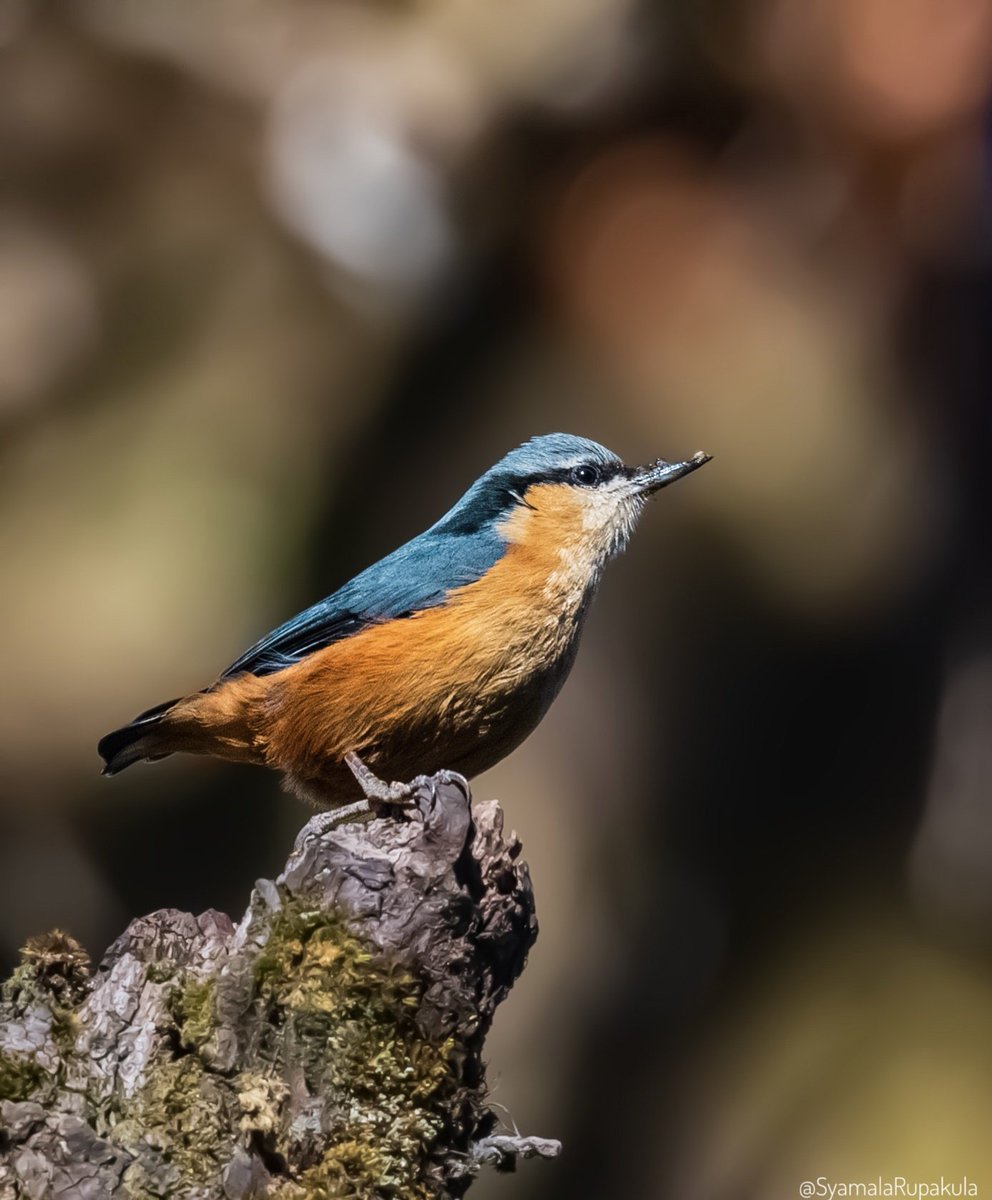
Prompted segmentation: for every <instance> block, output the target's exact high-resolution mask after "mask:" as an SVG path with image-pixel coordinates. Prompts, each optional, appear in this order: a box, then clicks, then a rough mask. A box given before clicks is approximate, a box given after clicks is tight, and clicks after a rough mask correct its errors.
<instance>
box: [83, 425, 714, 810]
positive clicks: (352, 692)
mask: <svg viewBox="0 0 992 1200" xmlns="http://www.w3.org/2000/svg"><path fill="white" fill-rule="evenodd" d="M708 461H710V455H708V454H705V453H703V452H702V451H700V452H698V453H696V454H694V455H693V456H692V457H691V458H688V459H686V460H683V461H674V462H667V461H665V460H663V459H657V460H655V461H654V462H651V463H649V464H647V465H646V466H640V467H630V466H626V465H625V464H624V463H623V461H622V460H621V459H620V458H619V457H618V456H617V455H616V454H614V453H613V452H612V451H610V450H607V449H606V447H604V446H601V445H599V444H598V443H597V442H594V441H591V440H589V439H587V438H584V437H578V436H576V435H573V434H564V433H553V434H546V435H543V436H539V437H534V438H531V439H530V440H529V441H527V442H525V443H524V444H523V445H521V446H518V447H517V448H516V449H514V450H511V451H510V452H509V453H508V454H507V455H505V456H504V457H503V458H502V459H500V461H499V462H497V463H496V464H495V466H493V467H491V468H490V469H489V470H487V471H486V472H485V473H484V474H483V475H481V476H480V478H478V479H477V480H476V481H475V482H474V483H473V484H472V485H471V487H469V489H468V491H466V492H465V494H464V495H463V496H462V497H461V499H460V500H459V501H458V502H457V503H456V504H455V505H454V507H453V508H451V509H450V510H449V511H448V512H447V513H445V515H444V516H442V517H441V519H440V520H439V521H437V522H436V523H435V524H434V525H432V526H431V527H430V528H429V529H427V530H426V531H425V532H424V533H421V534H420V535H419V536H417V537H415V538H413V539H412V541H409V542H406V543H405V544H404V545H402V546H400V547H399V548H398V549H397V550H394V551H393V552H392V553H391V554H387V555H386V557H385V558H382V559H380V561H378V562H377V563H375V564H374V565H372V566H370V567H368V568H367V569H366V570H364V571H362V572H361V573H360V574H358V575H356V576H355V577H354V578H353V579H352V580H351V581H350V582H348V583H346V584H344V586H343V587H341V588H339V589H338V590H337V591H336V592H334V593H333V594H332V595H330V596H328V597H327V598H326V599H324V600H321V601H320V602H319V603H317V604H314V605H313V606H311V607H310V608H307V609H305V610H304V611H303V612H301V613H299V614H298V615H296V616H295V617H292V618H291V619H290V620H288V621H286V622H285V623H284V624H282V625H280V626H279V627H278V628H276V629H274V630H273V631H272V632H271V633H268V634H266V635H265V636H264V637H263V638H261V640H260V641H258V642H256V643H255V644H254V645H253V646H252V647H251V648H250V649H248V650H246V651H245V652H244V653H243V654H242V655H241V656H240V657H239V658H237V659H236V660H235V661H234V662H233V663H232V664H231V665H230V666H229V667H228V668H227V669H226V670H225V671H223V672H222V673H221V675H220V676H219V677H218V678H217V679H216V680H215V682H213V683H212V684H210V686H209V687H206V688H204V689H203V690H201V691H197V692H193V693H191V694H189V695H187V696H183V697H180V698H179V699H176V700H169V701H167V702H166V703H164V704H158V705H156V706H155V707H154V708H150V709H148V710H147V711H146V712H143V713H141V714H139V715H138V716H137V717H135V718H134V720H133V721H131V722H130V723H129V724H127V725H125V726H123V727H122V728H120V729H116V730H114V731H113V732H112V733H108V734H107V735H106V736H105V737H104V738H102V739H101V740H100V742H99V744H98V747H97V749H98V752H99V754H100V756H101V757H102V759H103V761H104V766H103V774H105V775H116V774H118V773H119V772H120V771H123V770H125V768H127V767H130V766H131V765H132V764H134V763H136V762H139V761H142V760H149V761H155V760H157V759H161V758H165V757H167V756H168V755H170V754H174V753H187V754H205V755H213V756H215V757H217V758H221V759H228V760H233V761H236V762H248V763H255V764H258V765H262V766H266V767H270V768H274V769H276V770H277V771H279V772H281V773H282V776H283V781H284V783H285V785H286V787H287V790H289V791H290V792H292V793H295V794H296V795H297V796H299V797H300V798H301V799H302V800H304V801H306V802H308V803H310V804H311V805H313V806H314V807H315V808H317V809H319V810H324V811H331V812H333V811H339V812H341V813H344V812H347V813H348V814H349V815H351V814H352V813H354V814H356V815H357V814H358V813H361V812H368V811H370V810H376V809H377V806H379V807H381V806H387V805H390V804H400V803H402V802H403V800H404V798H406V797H409V795H410V790H411V787H412V786H413V785H412V784H411V783H409V782H404V781H409V780H410V779H411V778H412V777H415V778H414V783H416V781H417V780H418V779H423V778H425V776H426V775H427V774H430V773H433V774H434V775H435V776H436V775H437V774H438V773H440V772H444V773H445V777H447V778H457V779H460V780H461V779H464V780H467V779H470V778H472V777H473V776H475V775H478V774H479V773H480V772H482V771H484V770H486V769H488V768H489V767H491V766H494V765H495V764H496V763H497V762H499V761H500V760H501V759H503V758H504V757H506V756H507V755H508V754H509V753H511V752H512V751H513V750H515V749H516V748H517V747H518V746H519V745H520V743H521V742H522V741H523V740H524V739H525V738H526V737H527V736H528V735H529V734H530V733H531V732H532V731H533V730H534V729H535V728H536V726H537V725H538V723H539V722H540V721H541V719H542V718H543V716H544V715H545V713H546V712H547V711H548V708H549V707H550V705H551V703H552V701H553V700H554V699H555V697H556V696H557V695H558V693H559V691H560V690H561V687H562V685H563V684H564V682H565V679H566V677H567V676H568V673H569V671H570V670H571V668H572V664H573V663H574V661H575V656H576V651H577V649H578V644H579V638H580V635H581V632H582V627H583V623H584V620H585V617H586V613H587V611H588V609H589V605H590V602H591V600H592V598H593V596H594V594H595V592H596V589H597V586H598V584H599V581H600V578H601V576H602V573H603V569H604V567H605V565H606V563H607V562H608V561H609V560H610V559H611V558H613V557H614V556H615V555H617V554H618V553H619V552H620V551H622V550H623V549H624V548H625V547H626V545H627V543H628V541H629V539H630V536H631V534H632V532H633V530H634V527H635V525H636V523H637V520H638V518H639V516H640V514H641V511H642V509H643V508H644V506H645V503H646V501H647V500H648V498H649V497H650V496H652V495H654V494H655V493H656V492H658V491H659V490H660V489H662V488H664V487H666V486H667V485H668V484H670V483H672V482H674V481H675V480H676V479H681V478H682V477H683V476H685V475H688V474H689V473H690V472H692V471H695V470H696V469H697V468H698V467H700V466H702V465H703V464H704V463H706V462H708ZM359 789H360V790H361V792H362V793H363V795H362V797H361V798H359V797H358V791H359Z"/></svg>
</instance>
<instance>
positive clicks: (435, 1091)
mask: <svg viewBox="0 0 992 1200" xmlns="http://www.w3.org/2000/svg"><path fill="white" fill-rule="evenodd" d="M256 984H257V992H258V997H259V999H260V1000H261V1002H262V1003H263V1004H264V1005H266V1006H267V1007H268V1010H269V1011H268V1014H267V1015H268V1019H269V1022H270V1024H271V1025H272V1026H273V1027H274V1028H275V1029H279V1028H280V1027H283V1026H288V1027H289V1030H290V1033H291V1035H292V1036H291V1038H290V1041H291V1043H292V1044H293V1045H294V1046H295V1047H296V1053H297V1056H298V1058H299V1059H300V1060H301V1062H302V1066H303V1070H304V1075H305V1077H306V1079H307V1083H308V1085H309V1087H310V1089H311V1091H313V1092H319V1093H323V1094H325V1095H327V1096H328V1104H329V1106H331V1108H332V1109H333V1110H334V1112H335V1114H336V1115H337V1117H338V1120H337V1124H338V1127H339V1129H340V1131H341V1132H340V1137H339V1140H338V1141H337V1143H336V1144H335V1145H334V1146H332V1147H331V1148H330V1149H329V1150H328V1151H327V1153H326V1154H325V1155H324V1156H323V1158H322V1159H321V1161H320V1162H319V1163H318V1164H316V1165H314V1166H311V1167H310V1168H309V1169H308V1170H307V1171H306V1172H305V1173H304V1174H303V1175H302V1177H301V1178H300V1180H299V1182H300V1184H301V1185H302V1186H304V1187H305V1188H306V1189H307V1190H306V1195H307V1196H313V1197H314V1198H315V1200H321V1198H322V1197H327V1198H328V1200H331V1198H335V1200H336V1198H337V1197H339V1196H341V1197H344V1196H349V1197H366V1196H368V1197H373V1196H374V1197H381V1196H390V1195H395V1196H402V1197H404V1200H419V1198H420V1197H428V1196H429V1195H431V1194H432V1192H431V1190H430V1189H428V1187H427V1184H426V1181H425V1180H423V1179H422V1178H421V1172H422V1164H423V1162H424V1159H425V1157H426V1156H427V1155H428V1154H429V1150H430V1147H431V1145H432V1144H433V1143H434V1141H435V1140H436V1138H437V1136H438V1134H439V1133H440V1132H441V1130H442V1129H443V1127H444V1123H445V1119H446V1111H447V1103H446V1101H447V1100H448V1098H449V1097H450V1096H451V1093H452V1090H453V1088H454V1086H455V1080H454V1075H453V1071H452V1067H451V1056H452V1048H453V1043H452V1042H451V1041H450V1040H448V1041H445V1042H443V1043H441V1044H440V1045H434V1044H432V1043H431V1042H429V1041H428V1040H427V1039H425V1038H424V1037H423V1035H422V1034H421V1033H420V1032H419V1030H418V1029H417V1027H416V1023H415V1020H414V1018H415V1015H416V1013H417V1011H418V1009H419V1007H420V1004H421V1000H422V997H423V986H422V984H421V983H420V982H419V981H418V980H417V979H415V978H414V977H413V976H412V975H411V974H410V973H409V972H408V971H406V970H404V969H401V968H396V967H393V966H391V965H389V964H387V963H383V962H382V961H380V960H377V959H375V958H374V957H373V956H372V955H371V954H370V953H369V951H368V950H367V949H366V948H365V946H363V945H362V943H361V942H359V941H358V940H357V939H356V938H355V937H354V936H353V935H352V934H351V933H350V932H349V931H348V930H347V929H346V927H345V926H344V925H343V923H342V922H341V921H339V920H337V919H334V918H329V917H328V915H327V914H326V913H323V912H320V911H313V910H307V909H305V908H302V907H299V906H297V907H294V906H292V905H289V906H287V907H286V908H284V909H283V910H282V912H280V914H279V915H278V916H277V917H276V919H275V921H274V923H273V927H272V930H271V934H270V937H269V940H268V943H267V944H266V946H265V948H264V949H263V950H262V952H261V954H260V955H259V958H258V960H257V965H256ZM282 1041H283V1042H284V1041H285V1039H282Z"/></svg>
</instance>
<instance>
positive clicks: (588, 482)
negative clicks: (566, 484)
mask: <svg viewBox="0 0 992 1200" xmlns="http://www.w3.org/2000/svg"><path fill="white" fill-rule="evenodd" d="M572 480H573V482H575V483H578V484H580V485H581V486H582V487H593V486H594V485H595V484H597V483H599V468H598V467H594V466H592V464H591V463H582V464H581V466H578V467H574V468H573V469H572Z"/></svg>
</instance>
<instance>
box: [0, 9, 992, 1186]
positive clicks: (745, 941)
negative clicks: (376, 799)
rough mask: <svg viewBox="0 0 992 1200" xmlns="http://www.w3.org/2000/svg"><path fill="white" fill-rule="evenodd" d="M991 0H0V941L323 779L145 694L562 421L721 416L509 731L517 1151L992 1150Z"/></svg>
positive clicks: (101, 908)
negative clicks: (569, 667)
mask: <svg viewBox="0 0 992 1200" xmlns="http://www.w3.org/2000/svg"><path fill="white" fill-rule="evenodd" d="M990 82H992V0H544V2H543V3H542V4H540V5H527V4H521V3H518V2H515V0H508V2H504V3H499V4H493V3H481V2H480V0H378V2H376V0H363V2H361V3H358V2H356V3H347V2H344V0H280V2H279V3H273V2H272V0H203V2H197V3H193V2H192V0H187V2H182V0H180V2H177V0H85V2H83V3H69V2H64V3H55V2H51V0H3V3H2V4H0V564H2V567H0V571H2V576H0V578H2V588H0V597H2V607H0V611H2V621H0V663H2V667H3V674H2V681H3V682H2V688H0V714H2V719H0V781H2V782H0V791H2V795H0V905H2V920H0V951H2V955H3V958H4V962H5V964H9V963H10V962H12V961H13V960H14V958H15V955H16V949H17V947H18V946H19V945H20V943H21V942H22V941H23V940H24V938H25V937H26V936H27V935H28V934H30V933H32V932H36V931H38V930H40V929H43V928H46V927H50V926H52V925H60V926H63V927H66V928H69V929H70V930H72V931H73V932H74V933H75V934H76V935H77V936H78V937H80V938H81V939H82V940H83V941H84V942H85V943H86V944H87V945H88V946H89V948H90V949H91V951H93V952H94V953H95V954H97V955H98V954H99V953H100V952H101V951H102V949H103V947H104V946H105V945H106V944H107V942H108V941H109V940H110V938H111V937H113V936H114V934H115V933H116V932H118V931H119V929H120V928H121V927H122V926H123V924H124V923H125V922H126V921H127V920H128V919H129V918H130V917H132V916H134V915H137V914H139V913H141V912H143V911H147V910H149V909H151V908H155V907H161V906H176V907H179V908H192V909H194V910H195V909H199V908H204V907H207V906H215V907H218V908H222V909H226V910H227V911H229V912H233V913H235V914H238V913H239V912H240V910H241V908H242V906H243V904H244V901H245V898H246V896H247V891H248V888H249V886H250V884H251V882H252V881H253V880H254V879H255V878H256V877H257V876H259V875H262V874H271V873H272V872H274V871H276V870H278V868H279V866H280V864H281V863H282V861H283V859H284V856H285V854H286V852H287V849H288V847H289V846H290V844H291V841H292V838H293V835H294V833H295V831H296V829H297V827H298V826H299V824H300V823H301V821H302V819H303V817H304V815H305V814H304V813H303V812H302V811H301V809H300V808H299V806H298V805H297V803H296V802H295V801H293V800H292V799H290V798H289V797H287V796H284V795H283V794H281V793H280V791H279V789H278V783H277V781H276V779H275V778H274V777H271V776H269V775H268V774H266V773H264V772H258V771H253V770H251V769H239V768H236V767H233V766H229V765H224V764H218V763H212V762H206V761H196V760H187V761H183V760H181V759H171V760H169V761H168V762H165V763H162V764H159V765H157V766H155V767H154V768H145V767H142V768H138V769H135V770H133V771H130V772H128V773H127V774H126V775H125V776H123V777H121V778H119V779H115V780H114V781H113V782H107V781H106V780H101V779H100V778H99V775H98V763H97V759H96V754H95V742H96V740H97V738H98V736H99V735H100V734H102V733H103V732H105V731H106V730H108V729H110V728H112V727H114V726H116V725H118V724H120V723H121V722H122V721H123V720H125V719H127V718H128V717H129V716H131V715H132V714H133V713H134V712H136V711H138V710H139V709H142V708H144V707H146V706H147V705H149V704H151V703H154V702H155V701H157V700H159V699H162V698H165V697H169V696H173V695H178V694H180V693H182V692H184V691H187V690H190V689H191V688H193V687H195V686H199V685H201V684H203V683H205V682H206V681H208V680H209V679H210V678H211V677H212V676H213V675H214V674H215V673H216V672H217V671H219V670H220V669H221V668H223V667H224V666H225V665H226V664H227V663H228V662H229V661H230V660H232V659H233V658H234V657H235V656H236V655H237V653H238V652H239V651H240V650H241V649H242V648H243V647H244V646H245V645H247V644H248V643H249V642H251V641H253V640H254V639H255V638H256V637H257V636H258V635H259V634H260V633H262V632H264V631H265V630H266V629H267V628H269V627H271V626H272V625H274V624H275V623H277V622H279V621H281V620H282V619H283V618H284V617H286V616H288V615H289V614H291V613H292V612H294V611H296V610H297V609H299V608H300V607H303V606H304V605H306V604H308V603H310V602H312V601H313V600H314V599H316V598H318V597H319V596H321V595H324V594H326V593H327V592H329V591H330V590H332V589H333V588H334V587H335V586H337V585H338V584H340V583H341V582H343V581H344V580H345V579H346V578H348V576H349V575H350V574H351V573H353V572H354V571H355V570H357V569H359V568H361V567H362V566H364V565H366V564H367V563H369V562H370V561H372V560H373V559H375V558H376V557H378V556H379V555H381V554H382V553H384V552H386V551H388V550H390V549H391V548H392V547H393V546H395V545H397V544H398V543H399V542H400V541H401V540H405V539H406V538H407V537H409V536H411V535H413V534H414V533H416V532H418V531H419V530H420V529H421V528H423V527H424V526H426V525H427V524H429V523H430V522H432V521H433V520H434V519H435V518H436V517H437V516H438V515H439V514H440V513H441V512H442V511H443V510H444V509H445V508H446V507H447V506H448V505H449V504H450V503H451V502H452V501H453V500H454V499H455V498H456V497H457V495H459V494H460V492H461V490H462V489H463V488H464V487H465V486H466V485H467V484H468V483H469V482H470V481H471V480H472V479H473V478H474V477H475V476H476V475H477V474H478V473H479V472H480V471H481V470H483V469H484V468H485V467H486V466H488V465H489V464H490V463H491V462H492V461H494V460H495V459H496V458H497V457H498V456H500V455H501V454H502V453H503V452H504V451H505V450H506V449H508V448H509V447H511V446H512V445H514V444H516V443H517V442H519V441H521V440H523V439H524V438H526V437H528V436H530V435H532V434H534V433H543V432H549V431H551V430H554V429H564V430H568V431H572V432H577V433H582V434H585V435H589V436H592V437H595V438H598V439H600V440H602V441H604V442H605V443H606V444H608V445H609V446H611V447H612V448H614V449H616V450H617V451H618V452H620V453H621V454H622V455H624V456H625V457H626V458H627V459H628V460H630V461H643V460H646V459H649V458H653V457H654V456H656V455H659V454H660V455H664V456H667V457H674V456H679V455H685V454H688V453H691V452H693V451H695V450H697V449H705V450H707V451H709V452H710V453H712V454H713V455H714V462H713V463H712V465H710V466H708V467H707V468H706V470H705V471H703V472H700V473H699V474H698V475H696V476H694V477H693V478H692V479H691V480H689V481H687V482H686V483H684V484H680V485H679V486H678V487H676V488H673V489H671V490H669V491H666V492H664V493H663V494H662V495H661V496H660V497H659V499H658V501H657V502H656V503H655V504H654V505H652V506H651V507H650V509H649V510H648V512H647V513H646V514H645V517H644V519H643V521H642V524H641V528H640V530H639V532H638V534H637V537H636V538H635V540H634V543H633V545H632V547H631V549H630V551H629V552H628V554H627V556H626V557H625V558H624V559H622V560H621V561H619V562H618V563H617V564H616V565H615V566H614V567H613V568H612V570H611V572H610V574H609V575H608V576H607V579H606V581H605V584H604V586H603V589H602V592H601V595H600V597H599V599H598V601H597V603H596V605H595V607H594V610H593V612H592V615H591V618H590V620H589V624H588V628H587V632H586V637H585V642H584V647H583V651H582V653H581V654H580V656H579V661H578V664H577V666H576V669H575V672H574V674H573V676H572V678H571V680H570V682H569V683H568V685H567V687H566V689H565V691H564V693H563V694H562V696H561V698H560V700H559V702H558V703H557V704H556V706H555V708H554V709H553V710H552V713H551V715H550V716H549V717H548V718H547V719H546V721H545V722H544V724H543V725H542V727H541V728H540V730H539V731H538V732H537V733H536V734H535V735H534V736H533V737H532V738H531V739H530V741H529V742H528V743H527V744H526V745H525V746H524V747H523V748H522V749H521V750H520V751H519V752H518V753H516V754H515V755H514V756H513V757H512V758H511V759H510V760H509V761H508V762H506V763H504V764H502V765H501V766H500V767H498V768H497V769H496V770H494V771H492V772H491V773H489V774H488V775H487V776H484V777H482V778H481V779H480V780H479V781H478V783H477V792H478V793H479V794H481V795H486V796H488V795H497V796H499V798H500V799H501V800H502V801H503V803H504V806H505V808H506V810H507V813H508V815H509V819H510V821H511V822H512V824H513V825H514V826H515V827H516V829H517V830H518V831H519V832H520V834H521V836H522V838H523V840H524V844H525V851H526V855H527V857H528V859H529V861H530V864H531V867H532V871H533V875H534V879H535V883H536V890H537V896H538V904H539V915H540V918H541V924H542V934H541V938H540V940H539V942H538V945H537V948H536V950H535V952H534V953H533V955H532V957H531V962H530V965H529V967H528V970H527V972H526V973H525V975H524V977H523V978H522V980H521V982H520V983H519V985H518V986H517V988H516V990H515V991H514V993H513V995H512V996H511V997H510V999H509V1001H508V1002H507V1004H506V1005H505V1007H504V1009H503V1010H502V1011H501V1012H500V1014H499V1016H498V1020H497V1024H496V1027H495V1030H494V1033H493V1036H492V1038H491V1041H490V1044H489V1049H490V1058H491V1063H492V1068H491V1070H492V1081H493V1088H494V1096H495V1099H496V1101H498V1102H499V1103H501V1104H504V1105H506V1107H507V1111H508V1114H510V1115H511V1116H512V1119H513V1120H515V1121H516V1122H517V1123H518V1124H519V1126H520V1127H521V1129H522V1130H523V1131H524V1132H528V1133H536V1134H543V1135H548V1136H560V1137H561V1138H563V1140H564V1142H565V1146H566V1155H565V1157H564V1158H563V1159H562V1160H561V1161H560V1163H558V1164H555V1165H546V1164H528V1165H527V1167H526V1168H525V1169H522V1170H521V1172H520V1173H519V1174H518V1175H517V1176H515V1177H501V1178H490V1179H486V1180H484V1181H483V1182H480V1183H479V1184H478V1186H477V1190H476V1192H474V1193H473V1194H474V1195H478V1196H479V1198H480V1200H510V1198H511V1197H512V1198H513V1200H533V1198H536V1197H538V1196H540V1197H541V1198H542V1200H566V1198H567V1200H585V1198H589V1200H592V1198H596V1200H602V1198H605V1197H613V1196H621V1195H633V1196H644V1197H651V1198H655V1197H657V1198H659V1200H667V1198H669V1197H672V1198H674V1200H773V1198H774V1200H777V1198H779V1197H787V1196H792V1195H796V1194H797V1189H798V1185H799V1183H800V1181H802V1180H804V1179H810V1178H812V1179H816V1177H817V1176H820V1175H824V1176H827V1177H828V1178H830V1179H831V1180H833V1181H835V1182H838V1181H845V1180H866V1179H875V1177H876V1176H877V1175H879V1174H881V1175H887V1174H891V1173H895V1174H902V1175H905V1176H907V1177H908V1178H909V1179H911V1180H912V1179H914V1178H916V1179H924V1180H928V1179H932V1178H934V1177H937V1176H939V1175H940V1174H944V1176H945V1177H947V1178H949V1179H950V1178H953V1179H955V1180H957V1179H960V1177H961V1176H962V1175H963V1174H965V1173H967V1174H968V1176H969V1177H970V1178H971V1179H973V1180H974V1181H976V1182H977V1184H978V1186H979V1187H980V1189H982V1191H981V1194H985V1192H986V1191H989V1192H992V1140H990V1139H989V1137H988V1126H989V1119H990V1115H992V804H990V795H989V793H990V782H992V636H990V635H992V610H990V600H992V563H990V556H989V529H988V526H989V517H990V500H992V482H990V478H992V477H990V471H989V462H990V452H992V424H990V411H992V409H990V386H992V171H990V149H992V138H990V128H992V124H990V104H989V93H990Z"/></svg>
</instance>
